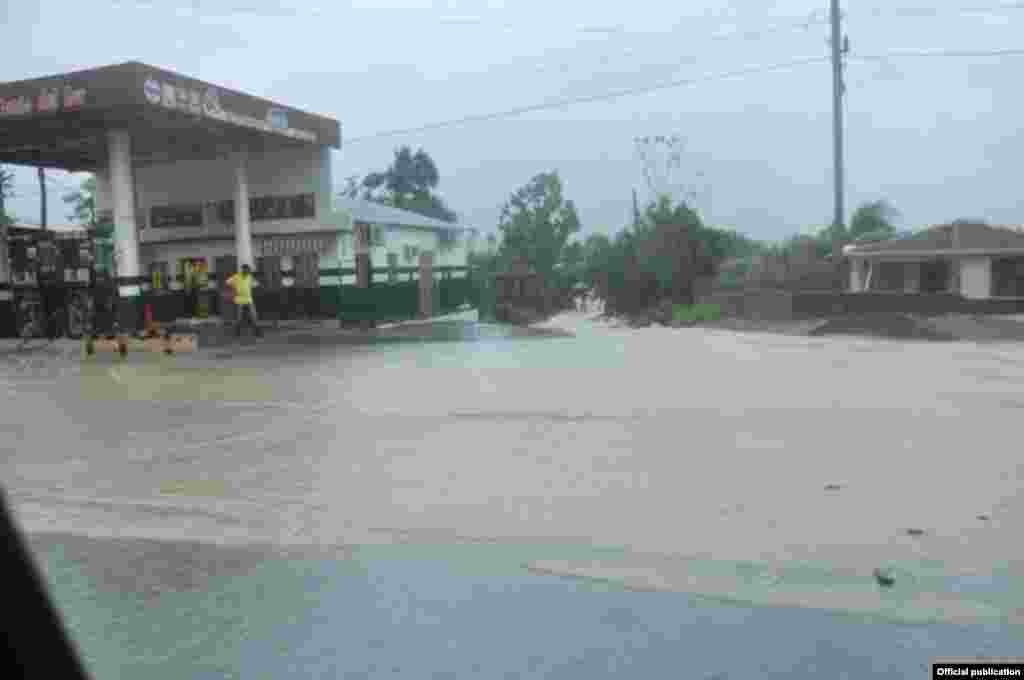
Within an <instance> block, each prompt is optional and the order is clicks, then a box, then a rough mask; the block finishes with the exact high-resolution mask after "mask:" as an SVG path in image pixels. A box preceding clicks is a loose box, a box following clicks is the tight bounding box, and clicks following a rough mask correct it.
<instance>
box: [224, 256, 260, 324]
mask: <svg viewBox="0 0 1024 680" xmlns="http://www.w3.org/2000/svg"><path fill="white" fill-rule="evenodd" d="M253 281H254V279H253V276H252V268H251V267H249V265H247V264H243V265H242V271H240V272H235V273H234V274H232V275H231V278H229V279H228V280H227V285H228V286H230V287H231V288H232V289H233V290H234V291H235V299H234V302H235V306H236V307H237V308H238V317H237V319H236V321H235V337H241V336H242V324H243V323H247V324H248V325H249V326H251V327H252V330H253V333H254V334H255V335H256V337H260V336H262V335H263V331H262V330H260V327H259V325H258V324H257V323H256V306H255V305H254V304H253V299H252V284H253Z"/></svg>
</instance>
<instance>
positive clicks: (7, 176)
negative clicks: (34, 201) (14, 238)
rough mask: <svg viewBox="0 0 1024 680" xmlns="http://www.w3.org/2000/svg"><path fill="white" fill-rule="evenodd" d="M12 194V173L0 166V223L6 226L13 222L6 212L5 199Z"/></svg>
mask: <svg viewBox="0 0 1024 680" xmlns="http://www.w3.org/2000/svg"><path fill="white" fill-rule="evenodd" d="M13 196H14V173H13V172H11V171H10V170H7V169H5V168H4V167H3V166H0V225H2V226H5V227H6V226H8V225H10V224H12V223H13V222H14V220H13V219H12V218H11V216H10V215H9V214H8V213H7V204H6V199H8V198H12V197H13Z"/></svg>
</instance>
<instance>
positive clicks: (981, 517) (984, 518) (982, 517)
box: [978, 515, 992, 522]
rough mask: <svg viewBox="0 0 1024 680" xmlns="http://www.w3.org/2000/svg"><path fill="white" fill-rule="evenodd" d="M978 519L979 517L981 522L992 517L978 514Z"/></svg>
mask: <svg viewBox="0 0 1024 680" xmlns="http://www.w3.org/2000/svg"><path fill="white" fill-rule="evenodd" d="M978 519H980V520H981V521H982V522H987V521H989V520H990V519H992V518H991V517H989V516H988V515H978Z"/></svg>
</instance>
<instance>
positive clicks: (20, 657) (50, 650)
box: [0, 491, 88, 679]
mask: <svg viewBox="0 0 1024 680" xmlns="http://www.w3.org/2000/svg"><path fill="white" fill-rule="evenodd" d="M0 512H2V513H3V517H2V522H3V526H2V531H3V534H4V536H3V540H4V575H5V577H6V583H5V584H4V585H5V590H6V600H7V606H6V607H5V608H4V609H5V614H4V616H3V624H2V625H3V633H4V646H3V654H2V658H0V677H4V678H70V679H74V678H83V679H84V678H87V677H88V676H87V675H86V673H85V671H84V670H83V669H82V667H81V665H80V663H79V661H78V656H77V654H76V653H75V650H74V647H73V646H72V644H71V641H70V640H69V638H68V636H67V635H66V634H65V632H64V626H63V625H62V623H61V619H60V616H59V615H58V613H57V610H56V608H55V607H54V606H53V604H52V603H51V602H50V598H49V596H48V595H47V592H46V586H45V585H44V584H43V580H42V579H41V578H40V576H39V574H38V573H37V571H36V567H35V563H34V561H33V560H32V557H31V555H30V553H29V551H28V549H27V547H26V544H25V542H24V541H23V540H22V537H21V535H20V534H19V533H18V530H17V528H16V527H15V525H14V521H13V518H12V517H11V514H10V512H9V510H8V507H7V498H6V495H5V494H3V492H2V491H0Z"/></svg>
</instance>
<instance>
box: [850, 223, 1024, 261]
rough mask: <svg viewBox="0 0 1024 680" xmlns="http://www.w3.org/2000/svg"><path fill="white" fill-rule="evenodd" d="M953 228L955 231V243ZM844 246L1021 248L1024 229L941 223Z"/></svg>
mask: <svg viewBox="0 0 1024 680" xmlns="http://www.w3.org/2000/svg"><path fill="white" fill-rule="evenodd" d="M954 230H957V231H958V232H959V233H958V234H957V235H956V236H957V238H956V243H954ZM845 250H846V254H847V255H890V254H891V255H902V254H951V253H960V252H965V251H970V252H974V253H985V252H992V253H998V252H1000V251H1004V250H1014V251H1022V252H1024V231H1022V230H1021V229H1019V228H1014V227H1006V226H994V225H988V224H982V223H980V222H963V223H954V224H943V225H939V226H936V227H932V228H931V229H925V230H924V231H920V232H917V233H916V234H911V235H909V236H906V237H903V238H894V239H891V240H888V241H878V242H874V243H864V244H859V245H854V246H851V247H849V248H846V249H845Z"/></svg>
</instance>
